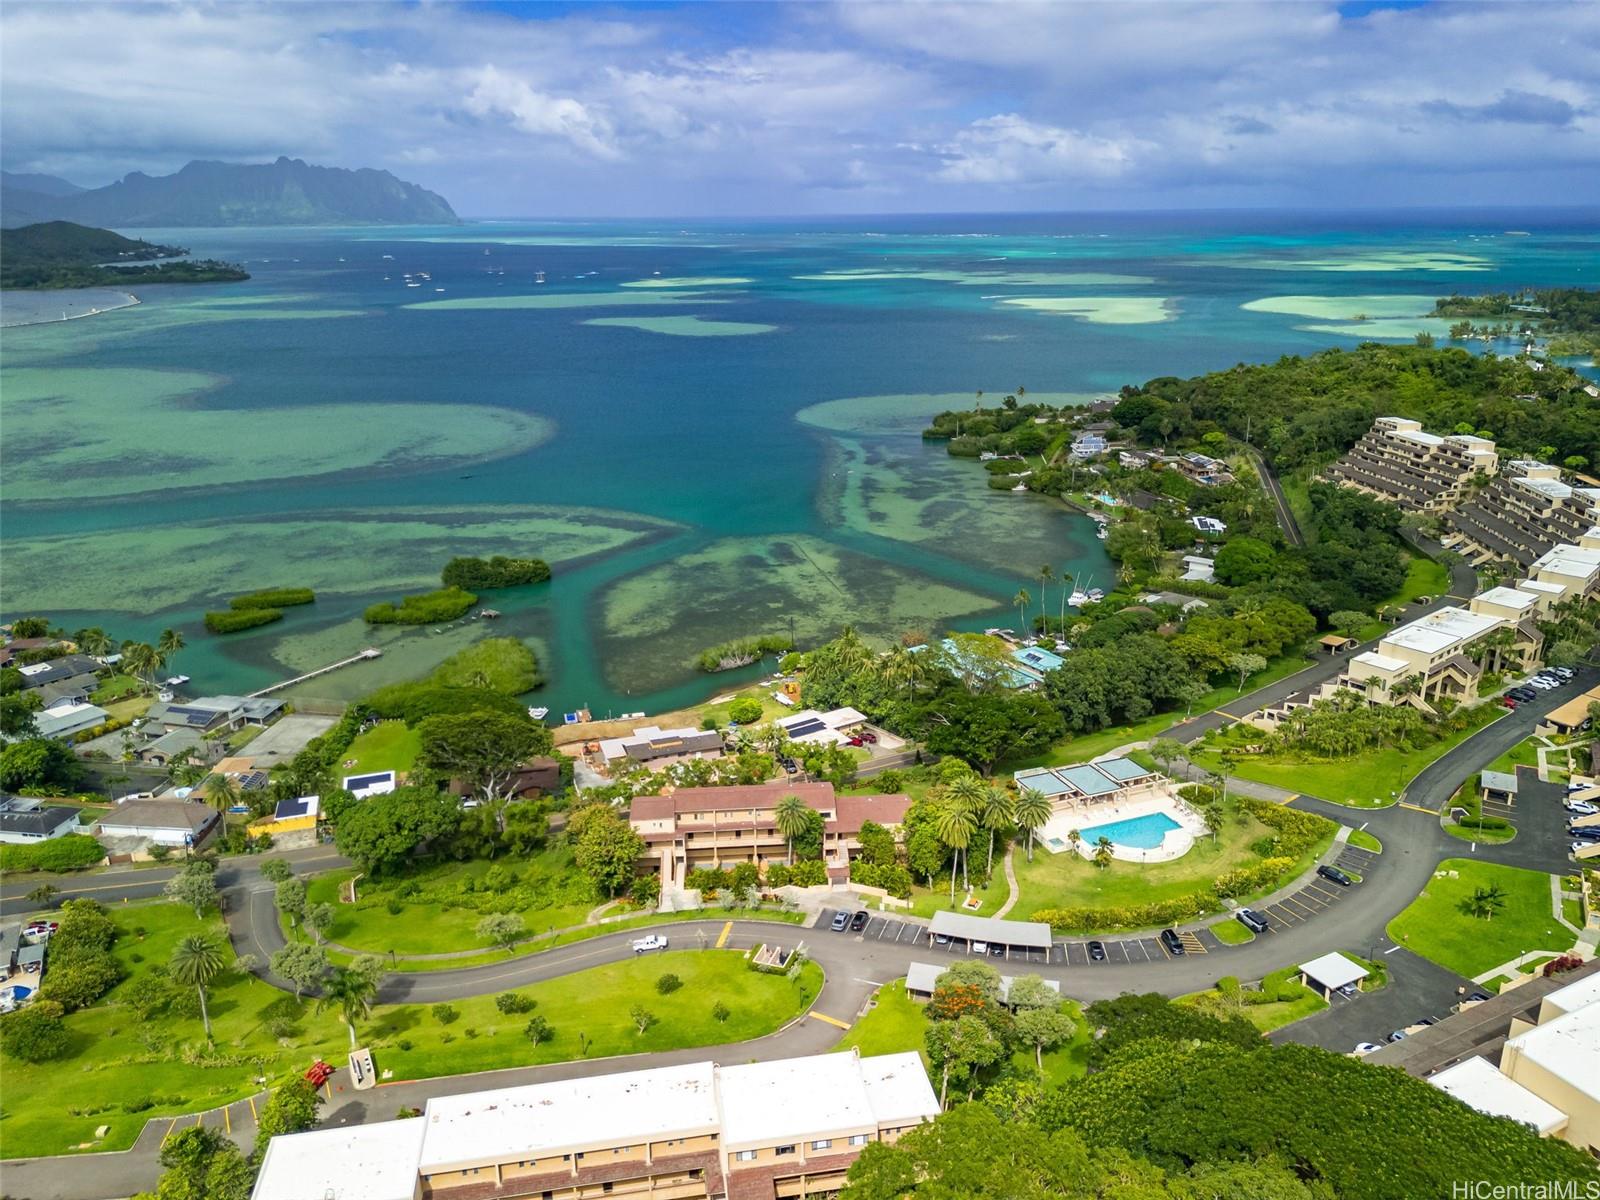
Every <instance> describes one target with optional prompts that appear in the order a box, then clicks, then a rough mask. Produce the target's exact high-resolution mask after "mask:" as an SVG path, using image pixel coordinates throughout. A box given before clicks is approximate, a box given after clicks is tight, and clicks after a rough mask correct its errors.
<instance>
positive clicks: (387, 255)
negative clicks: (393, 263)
mask: <svg viewBox="0 0 1600 1200" xmlns="http://www.w3.org/2000/svg"><path fill="white" fill-rule="evenodd" d="M384 257H385V258H387V259H390V260H393V258H394V255H392V254H385V255H384Z"/></svg>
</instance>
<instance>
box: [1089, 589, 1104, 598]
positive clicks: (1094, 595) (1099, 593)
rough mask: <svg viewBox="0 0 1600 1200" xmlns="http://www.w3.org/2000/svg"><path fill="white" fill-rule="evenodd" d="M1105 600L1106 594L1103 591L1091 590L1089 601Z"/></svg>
mask: <svg viewBox="0 0 1600 1200" xmlns="http://www.w3.org/2000/svg"><path fill="white" fill-rule="evenodd" d="M1105 598H1106V594H1105V592H1103V591H1102V590H1101V589H1099V588H1090V589H1089V599H1090V600H1104V599H1105Z"/></svg>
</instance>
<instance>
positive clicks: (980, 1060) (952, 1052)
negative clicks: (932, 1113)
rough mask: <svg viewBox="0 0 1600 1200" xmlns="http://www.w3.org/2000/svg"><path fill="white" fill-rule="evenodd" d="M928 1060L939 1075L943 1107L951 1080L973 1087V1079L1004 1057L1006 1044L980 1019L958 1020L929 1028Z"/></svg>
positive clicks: (959, 1018) (932, 1024)
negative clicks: (978, 1072) (969, 1084)
mask: <svg viewBox="0 0 1600 1200" xmlns="http://www.w3.org/2000/svg"><path fill="white" fill-rule="evenodd" d="M925 1036H926V1039H927V1047H928V1058H929V1059H930V1060H931V1061H932V1062H933V1065H934V1068H935V1069H936V1070H938V1072H939V1104H940V1106H941V1107H943V1106H944V1103H945V1098H946V1096H947V1095H948V1094H949V1089H950V1080H951V1079H952V1078H954V1079H955V1080H956V1081H957V1083H958V1084H959V1083H970V1082H971V1081H972V1077H973V1075H974V1074H975V1073H976V1072H977V1071H979V1070H981V1069H983V1068H984V1067H988V1066H992V1065H993V1064H994V1063H996V1062H998V1061H1000V1059H1001V1058H1002V1057H1003V1056H1004V1055H1005V1052H1006V1048H1005V1043H1004V1042H1002V1041H1001V1040H1000V1038H999V1036H998V1035H997V1034H996V1033H995V1032H994V1030H993V1029H991V1028H990V1027H989V1024H988V1022H986V1021H984V1020H983V1019H982V1018H981V1017H976V1016H965V1017H957V1018H956V1019H955V1020H953V1021H934V1022H932V1023H930V1024H929V1026H928V1032H927V1034H926V1035H925Z"/></svg>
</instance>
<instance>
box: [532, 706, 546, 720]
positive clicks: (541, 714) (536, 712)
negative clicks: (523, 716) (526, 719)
mask: <svg viewBox="0 0 1600 1200" xmlns="http://www.w3.org/2000/svg"><path fill="white" fill-rule="evenodd" d="M528 715H529V716H530V717H532V718H533V719H534V720H535V721H542V720H544V719H545V718H546V717H548V716H549V715H550V710H549V709H548V708H544V707H539V708H530V709H529V710H528Z"/></svg>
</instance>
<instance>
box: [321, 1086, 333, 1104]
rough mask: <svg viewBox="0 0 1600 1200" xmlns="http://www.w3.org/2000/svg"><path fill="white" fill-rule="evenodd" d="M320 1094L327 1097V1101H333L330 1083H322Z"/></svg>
mask: <svg viewBox="0 0 1600 1200" xmlns="http://www.w3.org/2000/svg"><path fill="white" fill-rule="evenodd" d="M322 1092H323V1094H324V1095H325V1096H327V1097H328V1099H329V1100H332V1099H333V1084H331V1083H324V1084H323V1085H322Z"/></svg>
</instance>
